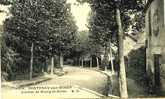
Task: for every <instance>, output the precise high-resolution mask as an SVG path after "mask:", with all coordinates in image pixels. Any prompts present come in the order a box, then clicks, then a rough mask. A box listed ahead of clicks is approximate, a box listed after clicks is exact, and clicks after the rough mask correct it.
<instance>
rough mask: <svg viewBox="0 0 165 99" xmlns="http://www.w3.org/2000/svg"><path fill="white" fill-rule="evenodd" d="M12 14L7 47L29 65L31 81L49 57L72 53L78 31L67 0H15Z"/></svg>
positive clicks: (7, 25) (6, 31)
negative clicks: (35, 70)
mask: <svg viewBox="0 0 165 99" xmlns="http://www.w3.org/2000/svg"><path fill="white" fill-rule="evenodd" d="M11 14H12V17H11V18H10V19H8V20H6V22H5V29H4V30H5V33H6V34H5V35H6V44H7V46H8V47H10V48H11V49H12V50H14V52H15V53H18V56H17V57H20V58H21V59H22V60H23V61H20V62H25V66H27V65H30V67H29V66H27V67H29V70H30V79H31V78H32V71H34V69H35V68H38V69H39V68H40V67H41V66H42V64H41V63H43V62H45V60H46V57H54V55H55V54H56V55H59V56H60V57H61V56H62V54H63V55H65V54H66V53H68V52H69V51H70V48H71V47H72V43H73V42H74V40H75V33H76V31H77V30H76V29H77V28H76V26H75V24H74V23H75V22H74V20H73V17H72V16H71V13H70V8H69V4H66V0H57V1H56V0H28V1H26V0H16V1H14V3H13V5H12V8H11ZM20 43H22V44H21V45H20ZM60 59H62V58H60ZM29 60H31V61H29ZM17 63H18V62H17ZM22 64H23V63H22ZM34 65H35V66H38V67H34ZM33 67H34V68H33ZM53 67H54V66H53Z"/></svg>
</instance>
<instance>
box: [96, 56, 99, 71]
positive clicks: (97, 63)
mask: <svg viewBox="0 0 165 99" xmlns="http://www.w3.org/2000/svg"><path fill="white" fill-rule="evenodd" d="M96 66H97V69H99V59H98V57H97V56H96Z"/></svg>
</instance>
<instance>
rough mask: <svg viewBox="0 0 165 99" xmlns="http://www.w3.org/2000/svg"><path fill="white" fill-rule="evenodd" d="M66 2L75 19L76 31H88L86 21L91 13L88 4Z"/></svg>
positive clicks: (74, 0)
mask: <svg viewBox="0 0 165 99" xmlns="http://www.w3.org/2000/svg"><path fill="white" fill-rule="evenodd" d="M67 2H68V3H70V4H71V13H72V15H73V16H74V18H75V21H76V25H77V26H78V31H85V30H88V28H87V26H86V24H88V22H87V19H88V15H89V12H90V11H91V9H90V6H89V4H88V3H84V4H81V5H80V4H78V2H77V1H76V0H68V1H67Z"/></svg>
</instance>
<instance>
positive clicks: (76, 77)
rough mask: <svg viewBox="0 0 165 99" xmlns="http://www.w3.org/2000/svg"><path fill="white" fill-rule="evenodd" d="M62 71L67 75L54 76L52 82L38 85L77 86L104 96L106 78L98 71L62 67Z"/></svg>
mask: <svg viewBox="0 0 165 99" xmlns="http://www.w3.org/2000/svg"><path fill="white" fill-rule="evenodd" d="M64 71H66V72H67V73H66V74H65V75H63V76H56V77H54V78H53V79H52V80H49V81H46V82H43V83H40V84H41V85H51V84H52V85H63V86H64V85H66V86H69V85H78V86H80V87H83V88H87V89H90V90H93V91H96V92H98V93H100V94H106V92H107V90H108V89H107V83H108V77H107V75H104V74H102V73H100V72H98V71H95V70H92V69H87V68H79V67H71V66H64Z"/></svg>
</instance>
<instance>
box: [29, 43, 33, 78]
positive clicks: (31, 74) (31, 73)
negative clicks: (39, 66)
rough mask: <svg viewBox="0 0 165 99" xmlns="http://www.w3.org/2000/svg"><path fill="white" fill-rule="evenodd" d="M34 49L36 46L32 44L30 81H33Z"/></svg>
mask: <svg viewBox="0 0 165 99" xmlns="http://www.w3.org/2000/svg"><path fill="white" fill-rule="evenodd" d="M33 49H34V44H33V43H32V45H31V50H30V51H31V58H30V77H29V79H30V80H31V79H32V76H33Z"/></svg>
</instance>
